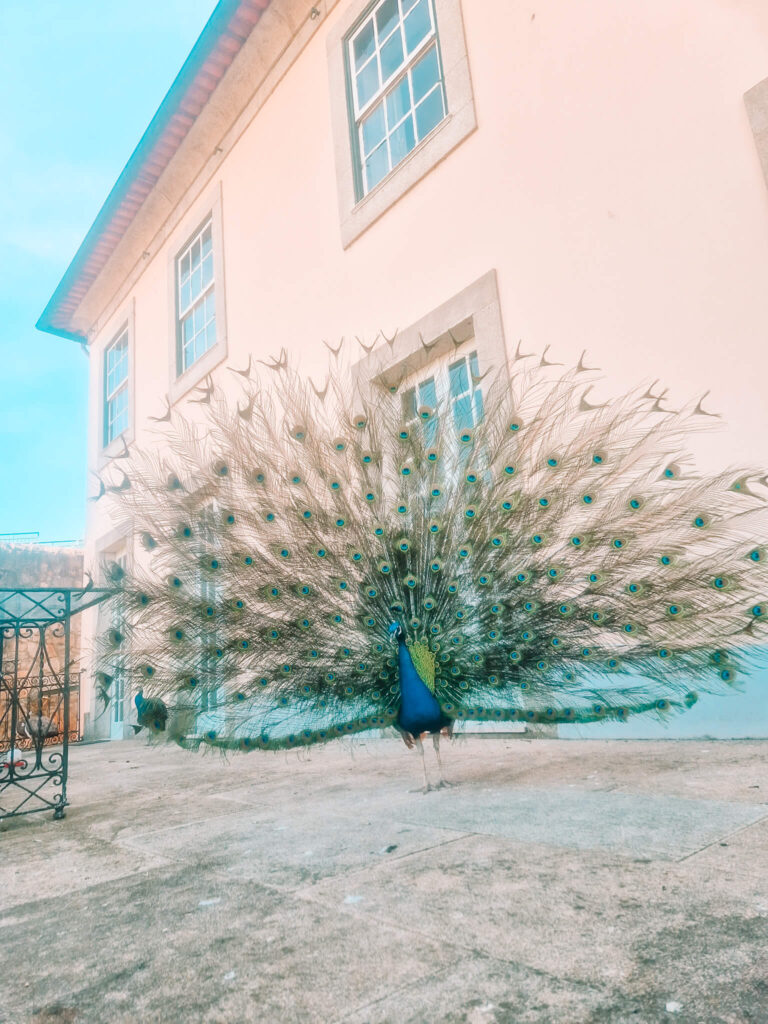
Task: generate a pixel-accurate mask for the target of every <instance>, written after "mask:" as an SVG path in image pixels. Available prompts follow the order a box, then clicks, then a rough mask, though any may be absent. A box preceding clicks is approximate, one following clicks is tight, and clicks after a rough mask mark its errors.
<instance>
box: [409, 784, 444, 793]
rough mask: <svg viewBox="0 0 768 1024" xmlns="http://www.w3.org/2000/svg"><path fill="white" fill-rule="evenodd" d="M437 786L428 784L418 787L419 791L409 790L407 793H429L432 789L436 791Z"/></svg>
mask: <svg viewBox="0 0 768 1024" xmlns="http://www.w3.org/2000/svg"><path fill="white" fill-rule="evenodd" d="M438 788H439V787H438V786H433V785H432V783H430V782H428V783H427V784H426V786H420V787H419V789H409V790H408V792H409V793H431V792H432V791H433V790H434V789H438Z"/></svg>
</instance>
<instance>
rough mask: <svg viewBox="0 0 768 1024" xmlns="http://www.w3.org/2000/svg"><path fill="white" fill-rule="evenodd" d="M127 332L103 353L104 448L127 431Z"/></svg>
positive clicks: (121, 334) (122, 333)
mask: <svg viewBox="0 0 768 1024" xmlns="http://www.w3.org/2000/svg"><path fill="white" fill-rule="evenodd" d="M128 421H129V405H128V330H127V329H126V330H124V331H122V332H121V333H120V335H119V336H118V337H117V338H116V339H115V340H114V341H113V342H112V344H111V345H109V346H108V348H107V350H106V352H105V353H104V447H105V448H106V447H107V445H109V444H110V443H111V442H112V441H114V440H115V438H117V437H120V435H121V434H124V433H125V432H126V430H127V429H128Z"/></svg>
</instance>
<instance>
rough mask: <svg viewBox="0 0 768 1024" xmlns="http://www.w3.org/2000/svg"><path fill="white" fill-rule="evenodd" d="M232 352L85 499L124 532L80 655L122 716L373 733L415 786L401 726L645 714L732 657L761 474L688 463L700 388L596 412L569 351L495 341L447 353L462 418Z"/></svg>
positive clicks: (163, 723)
mask: <svg viewBox="0 0 768 1024" xmlns="http://www.w3.org/2000/svg"><path fill="white" fill-rule="evenodd" d="M453 344H454V346H455V347H456V349H457V350H458V349H459V348H460V344H461V343H460V342H457V341H455V340H454V341H453ZM252 364H253V360H252V359H249V365H248V367H247V368H246V369H245V370H239V369H235V370H234V373H235V375H236V376H235V375H233V376H232V377H231V378H230V379H228V380H227V381H225V382H224V383H223V385H220V386H218V387H215V386H214V384H213V383H212V381H211V380H210V379H208V380H206V381H205V382H204V383H203V385H201V386H200V387H199V388H198V389H197V397H196V398H195V399H194V401H195V402H196V403H197V407H196V408H193V407H192V406H191V405H188V406H187V407H186V408H187V410H188V411H186V412H183V411H181V410H179V408H178V407H175V408H173V409H172V408H171V406H170V404H169V406H168V410H167V412H166V414H165V415H164V416H159V417H157V418H156V419H157V427H156V430H157V432H158V436H157V437H156V438H155V439H154V440H153V441H152V443H150V444H148V445H146V446H145V448H144V449H143V450H136V449H131V450H130V452H129V451H126V452H125V454H124V457H125V459H126V460H127V461H125V462H124V463H122V465H123V466H124V467H125V468H124V469H122V471H121V472H120V473H119V474H118V476H119V477H120V479H119V482H116V481H115V478H114V476H113V477H112V478H111V479H112V482H111V483H110V485H109V486H106V487H105V486H104V483H103V481H102V482H101V486H100V491H99V494H98V495H97V496H96V498H95V499H94V500H100V499H101V498H102V497H103V496H104V495H108V500H111V501H112V502H113V508H112V512H111V515H112V517H113V519H115V520H116V521H117V520H124V522H125V529H128V528H130V529H131V530H132V531H133V536H134V538H135V539H136V556H135V558H134V562H133V565H132V566H131V567H130V568H129V569H126V568H124V567H121V566H118V565H117V564H111V565H107V566H106V572H107V574H108V577H109V579H110V580H111V584H112V585H113V586H114V588H115V590H116V592H117V595H116V597H115V599H114V600H115V601H116V602H117V605H118V607H119V616H118V618H117V620H115V618H114V616H113V618H112V625H111V627H110V628H109V629H108V630H105V631H104V633H103V635H102V636H100V638H99V640H98V644H97V648H98V650H97V674H98V681H99V689H100V692H101V695H102V697H103V699H104V700H105V701H106V702H109V700H110V683H111V681H112V679H113V678H114V676H115V674H116V672H117V671H121V672H123V673H126V674H127V676H128V677H129V679H130V681H131V685H132V687H133V688H134V692H136V708H137V716H138V717H137V722H138V724H137V726H136V729H137V730H138V729H147V730H148V732H149V733H150V734H151V735H152V736H153V737H155V738H167V739H172V740H175V741H176V742H177V743H179V744H181V745H182V746H184V747H186V748H191V749H197V748H200V747H208V748H219V749H222V750H238V751H253V750H279V749H286V748H298V747H303V746H307V745H311V744H316V743H322V742H326V741H330V740H334V739H338V738H341V737H347V736H351V735H354V734H359V733H362V732H365V731H369V730H385V729H395V730H397V731H399V733H400V735H401V736H402V738H403V740H404V741H405V743H406V745H407V746H409V747H417V748H418V749H419V750H420V752H421V755H422V763H423V764H424V782H425V789H429V788H431V786H430V782H429V777H428V772H427V768H426V764H425V763H424V760H423V759H424V750H423V746H422V738H423V737H425V736H432V737H433V742H434V745H435V750H436V753H437V758H438V765H440V749H439V740H440V737H441V736H450V735H451V734H452V732H453V729H454V726H455V724H456V723H457V722H466V721H467V720H472V721H493V722H518V723H520V722H522V723H545V722H547V723H557V724H559V725H567V724H568V723H586V722H596V721H599V720H612V721H614V722H616V721H619V722H623V721H626V720H627V719H628V718H629V717H630V716H631V715H636V714H645V715H653V716H657V717H659V718H666V717H668V716H670V715H672V714H675V713H679V712H683V711H685V710H686V709H687V708H690V707H691V706H692V705H693V704H694V703H695V702H696V701H697V699H698V695H699V694H700V693H702V692H725V691H727V690H728V689H729V688H732V687H734V686H735V685H738V679H739V676H740V674H742V673H744V672H746V671H749V670H750V668H753V667H754V666H755V665H756V664H757V661H758V658H759V655H760V649H761V642H764V639H765V621H766V615H765V612H766V608H768V604H767V603H766V594H768V581H767V580H766V554H765V550H764V548H763V547H762V546H761V544H760V534H761V532H762V533H764V531H765V519H764V518H763V517H764V515H765V506H766V495H767V494H768V491H766V483H767V481H766V477H765V475H763V474H762V473H761V472H760V471H757V470H755V471H754V472H750V471H747V470H729V469H726V470H723V471H722V472H720V473H717V474H714V475H711V474H710V475H701V474H699V473H697V472H696V471H695V469H694V466H693V463H692V459H691V458H690V457H689V456H688V455H687V454H686V448H687V444H686V440H687V437H688V435H689V432H690V431H692V430H697V429H699V428H701V427H706V426H707V425H710V424H712V422H713V414H712V413H709V412H707V411H705V409H704V408H703V402H702V401H701V400H700V401H698V402H690V403H689V404H688V405H686V406H685V407H684V408H682V409H678V410H671V409H669V408H668V407H667V404H666V402H665V400H664V394H663V393H658V392H657V390H655V384H654V385H652V386H651V387H650V388H645V387H636V388H634V389H632V390H630V391H628V392H626V393H624V394H621V395H619V396H617V397H615V398H613V399H611V400H609V401H605V402H601V403H597V402H594V401H592V400H591V398H592V389H593V387H594V385H595V380H596V379H597V378H596V374H597V371H595V370H594V369H591V368H589V367H587V366H586V364H585V357H584V356H582V357H581V358H580V359H579V361H578V364H577V365H576V366H573V367H571V368H569V369H561V368H556V367H555V364H553V363H552V362H551V361H550V360H548V359H547V358H546V353H545V355H544V356H541V357H532V356H529V355H525V354H522V353H521V352H520V350H519V347H518V352H517V353H516V356H515V357H514V358H513V359H511V360H510V362H509V365H506V366H504V367H502V368H501V369H500V370H499V371H497V372H495V374H491V373H486V374H485V375H483V376H482V377H481V375H480V374H479V367H478V366H477V361H476V359H472V360H465V361H464V372H465V373H471V375H472V378H473V380H472V393H473V394H474V399H473V405H472V408H471V409H470V408H467V406H466V404H465V405H464V406H462V405H461V403H456V402H453V403H452V402H450V400H448V399H446V400H443V399H440V398H438V396H437V395H436V394H434V393H432V392H430V391H429V389H426V392H425V389H418V388H416V389H415V390H414V388H413V387H410V386H409V382H410V381H411V380H412V379H413V369H414V368H412V367H409V366H407V365H403V366H401V367H400V369H399V370H398V371H397V373H387V372H381V373H378V374H371V373H363V372H361V371H360V367H361V366H362V365H363V364H358V365H357V366H352V367H349V368H348V367H346V366H345V364H343V362H342V359H341V357H340V356H339V355H338V353H334V355H333V356H332V357H331V360H330V366H329V371H328V375H327V377H326V378H325V379H324V381H323V382H322V383H321V384H318V383H317V382H316V381H315V380H313V379H312V378H310V377H309V376H307V375H304V374H302V373H301V372H300V371H299V370H297V369H295V368H293V367H291V366H290V365H289V362H288V359H287V357H286V356H285V354H284V353H282V354H281V356H280V358H279V359H275V360H273V361H272V362H271V363H269V364H265V365H266V369H265V370H264V371H263V372H262V373H261V375H258V374H256V373H254V372H253V370H252ZM230 369H233V368H230ZM424 393H425V394H426V399H427V401H425V402H424V404H419V402H420V398H419V395H420V394H424ZM115 472H117V471H115ZM115 621H117V624H116V625H115ZM443 784H445V780H444V779H443V775H442V766H441V765H440V781H439V782H438V784H437V785H438V786H440V785H443Z"/></svg>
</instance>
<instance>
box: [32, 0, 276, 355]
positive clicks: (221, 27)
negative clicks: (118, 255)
mask: <svg viewBox="0 0 768 1024" xmlns="http://www.w3.org/2000/svg"><path fill="white" fill-rule="evenodd" d="M251 3H252V4H253V6H256V7H259V8H260V9H261V10H264V9H266V7H267V6H268V5H269V3H270V0H251ZM245 6H246V4H244V2H243V0H219V3H218V4H217V5H216V7H215V9H214V11H213V13H212V14H211V16H210V18H209V19H208V21H207V22H206V24H205V27H204V28H203V30H202V32H201V33H200V35H199V36H198V39H197V41H196V43H195V45H194V46H193V47H192V49H191V51H190V53H189V56H188V57H187V59H186V60H185V61H184V64H183V65H182V67H181V70H180V71H179V73H178V75H177V76H176V78H175V79H174V81H173V83H172V85H171V87H170V89H169V90H168V92H167V93H166V95H165V97H164V98H163V101H162V103H161V104H160V106H159V107H158V109H157V112H156V113H155V115H154V117H153V118H152V120H151V121H150V123H149V126H148V127H147V129H146V131H145V132H144V134H143V135H142V137H141V139H140V140H139V143H138V145H137V146H136V148H135V149H134V151H133V153H132V154H131V156H130V158H129V159H128V162H127V163H126V165H125V167H124V168H123V170H122V172H121V174H120V176H119V178H118V179H117V181H116V182H115V184H114V186H113V188H112V190H111V191H110V193H109V195H108V196H107V198H106V200H105V202H104V204H103V206H102V207H101V209H100V210H99V212H98V214H97V215H96V219H95V220H94V222H93V224H92V225H91V227H90V229H89V230H88V233H87V234H86V236H85V238H84V239H83V241H82V243H81V245H80V247H79V248H78V250H77V252H76V253H75V255H74V257H73V259H72V261H71V263H70V264H69V266H68V267H67V269H66V271H65V272H64V276H63V277H62V279H61V281H60V282H59V284H58V285H57V287H56V290H55V291H54V293H53V295H52V296H51V298H50V299H49V301H48V304H47V305H46V307H45V309H44V310H43V312H42V313H41V315H40V317H39V319H38V321H37V323H36V324H35V327H36V328H37V330H39V331H43V332H44V333H46V334H53V335H55V336H56V337H60V338H66V339H67V340H70V341H77V342H86V341H87V340H88V339H87V336H86V335H85V334H82V333H80V332H78V331H73V330H71V329H68V328H69V327H71V318H70V316H69V315H67V314H66V313H64V311H63V310H62V305H63V304H64V301H65V300H66V299H68V298H69V296H70V293H71V291H72V289H73V287H74V286H75V285H76V284H77V283H78V281H79V279H80V278H81V275H82V273H83V271H84V269H85V267H86V264H87V263H88V260H89V259H90V257H91V254H92V251H93V249H94V247H95V245H96V243H97V242H98V241H99V240H100V239H101V238H102V237H103V235H104V234H105V232H106V231H107V230H108V229H109V227H110V224H111V222H112V220H113V218H114V216H115V214H116V213H117V212H118V210H119V208H120V206H121V204H122V203H123V201H124V200H125V199H126V197H127V196H128V193H129V192H130V190H131V188H132V187H133V186H134V184H135V182H136V180H137V178H138V177H139V175H140V174H141V171H142V169H143V168H144V166H145V164H146V161H147V158H148V157H149V156H150V154H151V153H152V151H153V148H154V147H155V145H156V144H157V143H158V141H159V140H160V139H161V138H162V136H163V133H164V132H165V130H166V129H167V127H168V125H169V123H170V121H171V119H172V118H173V117H174V116H175V115H176V114H177V113H178V111H179V108H180V103H181V101H182V100H183V99H184V97H185V96H186V95H187V92H188V90H189V88H190V86H191V85H192V84H193V82H194V80H195V78H196V77H197V75H198V74H199V73H200V71H201V69H202V68H203V65H204V64H205V62H206V60H207V59H208V57H209V56H210V55H211V53H212V51H213V50H214V48H215V46H216V44H217V42H218V40H219V38H220V37H221V36H222V35H223V34H224V33H225V31H226V30H227V28H228V27H229V26H230V24H231V22H232V21H233V19H234V18H235V17H236V15H237V14H238V11H239V9H240V8H243V7H245ZM249 6H250V5H249ZM214 88H215V87H214ZM206 102H207V101H206ZM142 202H143V200H142ZM113 251H114V250H113ZM105 262H106V261H105ZM89 287H90V286H89Z"/></svg>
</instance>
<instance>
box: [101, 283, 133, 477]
mask: <svg viewBox="0 0 768 1024" xmlns="http://www.w3.org/2000/svg"><path fill="white" fill-rule="evenodd" d="M113 322H114V323H115V324H117V327H116V328H115V329H113V330H111V331H110V332H109V333H108V334H107V333H106V332H105V335H104V341H103V342H102V343H101V344H100V345H98V347H97V348H96V349H95V351H94V353H93V355H92V358H93V359H96V360H97V371H96V376H97V380H98V389H99V390H98V406H99V415H98V423H97V430H98V440H97V451H98V455H97V467H98V469H101V468H103V467H104V466H105V465H106V464H107V463H108V462H110V461H111V460H112V459H113V458H114V457H115V455H119V454H120V453H122V451H123V450H124V445H129V444H131V443H132V442H133V440H134V437H135V433H136V398H135V396H136V358H135V351H136V345H135V343H134V339H135V335H136V301H135V299H131V301H130V303H129V304H128V308H127V310H126V311H125V312H124V313H123V315H122V316H119V317H115V319H114V321H113ZM123 334H127V335H128V428H127V429H126V430H125V431H123V433H122V434H120V435H119V436H118V437H116V438H114V440H112V441H110V442H109V444H104V437H105V433H106V423H105V418H106V414H107V403H106V400H105V396H106V358H105V357H106V352H107V349H108V348H109V346H110V345H112V344H113V343H114V342H115V341H117V340H118V338H120V337H121V336H122V335H123Z"/></svg>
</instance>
